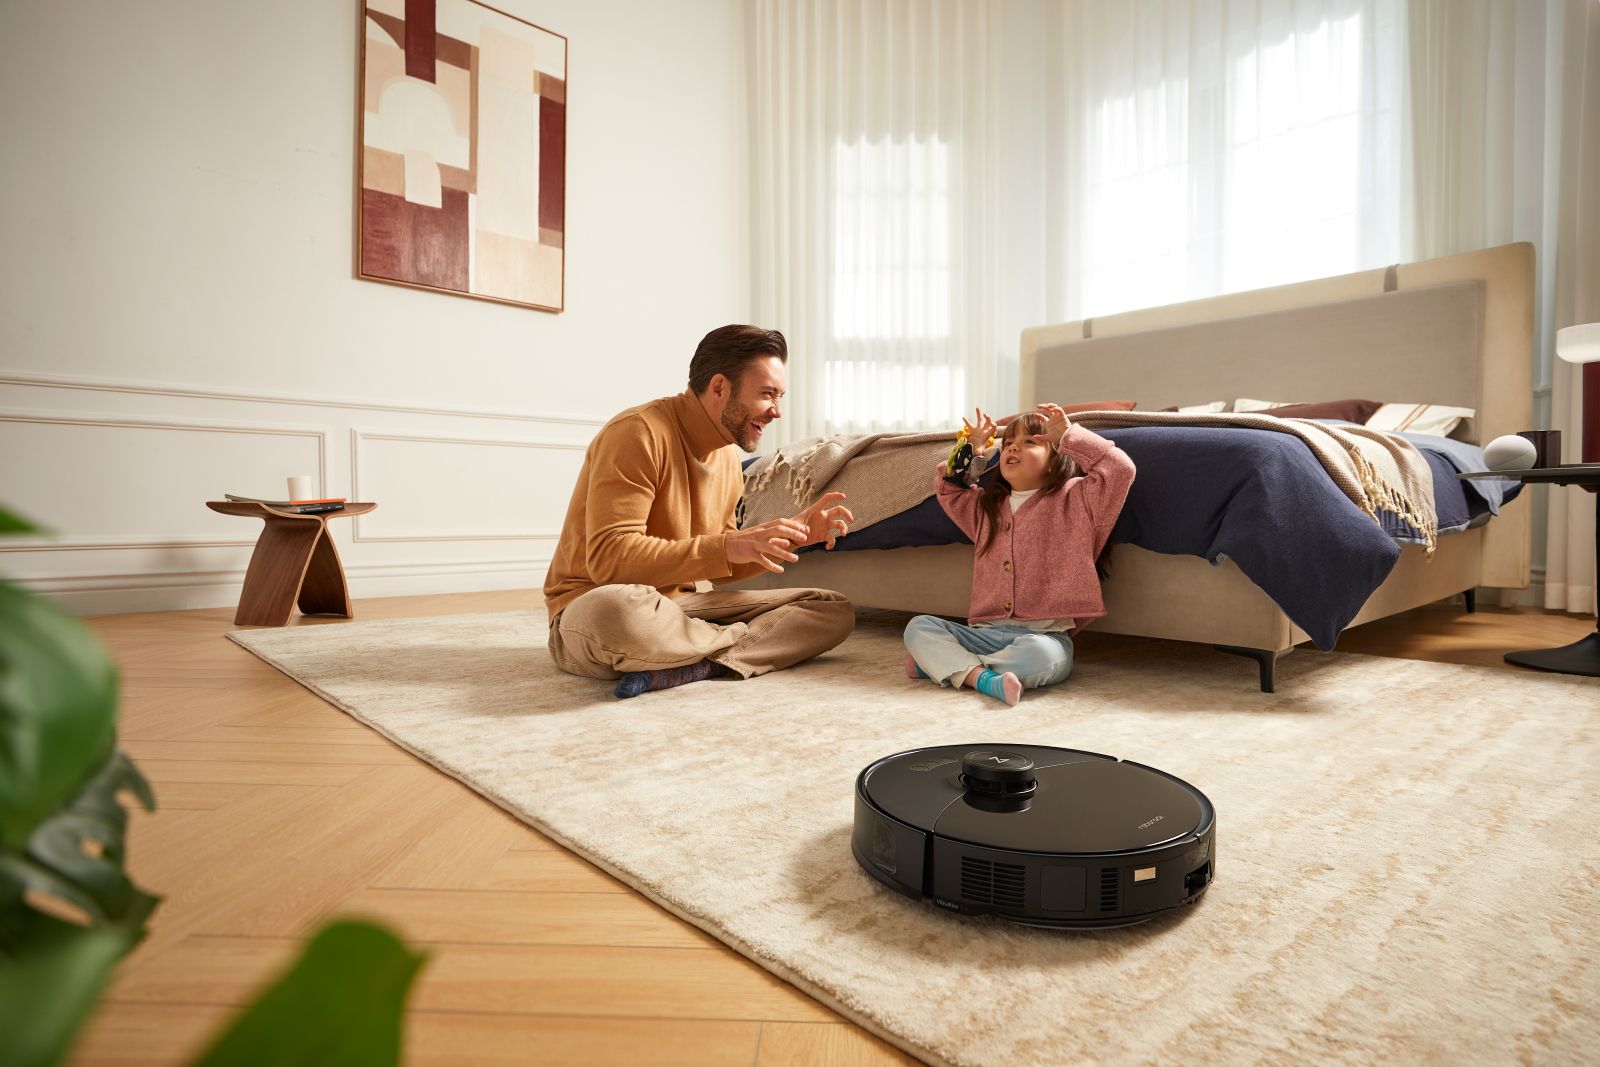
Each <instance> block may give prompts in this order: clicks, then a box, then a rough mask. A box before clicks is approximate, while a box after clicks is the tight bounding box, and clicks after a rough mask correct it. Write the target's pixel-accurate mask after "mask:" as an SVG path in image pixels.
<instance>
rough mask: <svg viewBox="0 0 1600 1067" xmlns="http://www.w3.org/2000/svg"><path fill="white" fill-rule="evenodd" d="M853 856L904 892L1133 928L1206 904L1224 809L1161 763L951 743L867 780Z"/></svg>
mask: <svg viewBox="0 0 1600 1067" xmlns="http://www.w3.org/2000/svg"><path fill="white" fill-rule="evenodd" d="M855 807H856V811H855V832H854V834H853V835H852V837H851V842H850V847H851V851H852V852H854V853H855V857H856V862H857V863H859V864H861V867H862V869H863V870H865V871H866V872H867V873H868V874H870V875H871V876H872V877H874V878H876V879H877V880H878V881H880V882H882V883H883V884H884V885H886V886H888V887H889V888H890V889H893V890H895V891H897V892H900V893H904V894H905V895H906V896H909V897H913V898H916V899H918V900H927V901H929V902H930V903H932V904H935V905H937V906H938V907H941V908H945V909H948V910H950V911H955V912H962V913H965V914H969V915H998V916H1000V917H1001V918H1003V919H1009V920H1011V921H1012V922H1016V923H1021V924H1024V925H1027V926H1045V927H1052V928H1060V929H1092V928H1096V927H1106V926H1127V925H1131V924H1133V923H1138V922H1143V921H1145V920H1147V919H1153V918H1155V917H1156V916H1158V915H1161V914H1164V913H1166V912H1170V911H1175V910H1177V909H1180V908H1183V907H1185V906H1186V905H1189V904H1193V903H1194V902H1195V901H1197V900H1199V899H1200V897H1201V895H1202V894H1204V893H1205V891H1206V887H1207V886H1209V885H1210V884H1211V879H1212V877H1213V876H1214V875H1215V873H1216V855H1215V851H1214V848H1213V846H1214V843H1215V835H1216V826H1217V820H1216V812H1215V811H1214V810H1213V809H1212V807H1211V801H1209V800H1207V799H1206V795H1205V794H1204V793H1202V792H1200V790H1198V789H1196V788H1195V787H1194V786H1192V785H1190V784H1189V783H1188V782H1185V781H1183V780H1182V779H1179V778H1175V777H1173V776H1172V775H1170V774H1167V773H1165V772H1163V771H1158V770H1156V769H1155V768H1154V767H1146V766H1144V765H1142V764H1139V763H1131V762H1128V761H1126V760H1118V759H1116V758H1115V757H1113V756H1105V755H1101V754H1100V753H1097V752H1080V751H1078V750H1076V749H1070V748H1050V747H1046V746H1041V745H946V746H942V747H938V748H919V749H914V750H912V751H910V752H901V753H900V754H898V755H895V756H886V757H884V758H883V759H880V760H878V761H877V762H875V763H873V764H871V765H870V766H868V767H867V768H866V769H865V770H863V771H862V772H861V774H860V775H859V776H858V777H857V778H856V805H855Z"/></svg>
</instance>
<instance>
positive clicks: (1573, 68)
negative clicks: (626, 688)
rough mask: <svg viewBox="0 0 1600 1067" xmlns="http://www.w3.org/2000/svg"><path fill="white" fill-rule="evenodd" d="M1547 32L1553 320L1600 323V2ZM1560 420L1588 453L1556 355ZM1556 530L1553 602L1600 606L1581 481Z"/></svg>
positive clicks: (1563, 13)
mask: <svg viewBox="0 0 1600 1067" xmlns="http://www.w3.org/2000/svg"><path fill="white" fill-rule="evenodd" d="M1551 8H1552V17H1551V20H1550V22H1551V24H1550V27H1549V30H1548V32H1547V37H1546V41H1547V42H1548V45H1549V51H1550V52H1551V53H1552V55H1551V60H1552V62H1551V63H1550V67H1551V68H1552V71H1551V79H1552V81H1551V84H1552V95H1553V96H1554V97H1555V99H1557V100H1559V101H1560V122H1559V123H1553V124H1552V125H1553V126H1554V128H1555V129H1556V130H1559V131H1560V132H1559V140H1558V141H1557V144H1558V145H1559V148H1558V150H1557V158H1556V161H1555V166H1556V176H1555V179H1554V183H1553V184H1554V185H1555V186H1556V189H1557V196H1556V209H1555V211H1554V212H1552V213H1551V224H1550V226H1549V227H1548V228H1549V230H1550V232H1551V233H1552V234H1553V235H1554V241H1553V242H1552V243H1553V244H1554V246H1555V263H1554V270H1553V271H1552V275H1553V289H1554V292H1553V294H1552V296H1553V299H1552V315H1551V316H1550V325H1551V326H1552V327H1553V329H1552V331H1551V332H1550V334H1549V335H1548V338H1547V341H1548V343H1550V344H1552V345H1553V344H1554V336H1555V334H1554V329H1559V328H1560V327H1562V326H1571V325H1574V324H1576V323H1582V322H1600V2H1597V0H1552V4H1551ZM1553 369H1554V372H1555V373H1554V376H1553V391H1552V401H1553V403H1552V410H1551V419H1550V426H1551V428H1552V429H1558V430H1560V431H1561V432H1562V434H1561V435H1562V438H1563V439H1564V440H1565V442H1566V445H1565V448H1566V450H1567V455H1568V457H1569V458H1570V459H1573V460H1575V459H1576V458H1577V456H1578V448H1579V431H1580V429H1581V427H1582V410H1583V383H1582V376H1583V374H1584V373H1588V374H1596V373H1600V368H1597V367H1595V366H1594V365H1590V366H1588V367H1584V368H1579V367H1574V366H1572V365H1571V364H1569V363H1564V362H1562V361H1560V360H1555V361H1554V364H1553ZM1549 523H1550V530H1549V535H1548V540H1547V541H1546V546H1545V585H1544V603H1545V607H1547V608H1557V609H1560V610H1563V611H1589V612H1594V613H1600V575H1597V574H1596V573H1595V558H1594V543H1595V542H1594V538H1595V509H1594V498H1593V497H1590V496H1589V495H1588V494H1586V493H1580V492H1578V491H1576V490H1573V489H1568V490H1566V491H1565V492H1564V493H1563V494H1562V495H1561V496H1559V497H1558V496H1557V495H1556V494H1555V493H1551V495H1550V515H1549Z"/></svg>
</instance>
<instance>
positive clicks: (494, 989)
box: [74, 591, 1593, 1067]
mask: <svg viewBox="0 0 1600 1067" xmlns="http://www.w3.org/2000/svg"><path fill="white" fill-rule="evenodd" d="M537 603H538V594H537V593H536V592H531V591H528V592H510V593H481V594H457V595H450V596H433V597H405V598H395V599H387V600H369V601H363V602H360V603H359V604H358V605H357V608H356V612H357V616H358V617H359V618H362V619H373V618H392V617H410V616H425V615H444V614H456V613H460V612H472V611H511V610H519V609H524V608H527V607H530V606H532V605H534V604H537ZM232 616H233V612H232V609H209V610H201V611H185V612H167V613H161V614H149V615H120V616H108V617H104V618H99V619H94V620H91V624H92V625H93V627H94V629H95V630H96V631H97V632H98V633H99V634H100V636H101V638H102V639H103V640H104V641H105V642H106V644H107V645H108V646H109V647H110V649H111V651H112V653H113V654H114V655H115V657H116V659H117V661H118V663H119V664H120V665H121V669H122V687H123V688H122V719H121V737H122V744H123V747H124V748H126V749H127V751H128V752H129V754H131V755H132V756H133V758H134V759H135V760H136V761H137V762H138V764H139V766H140V767H141V768H142V769H143V771H144V773H145V775H146V776H147V777H148V778H149V779H150V780H151V782H152V783H153V784H154V786H155V790H156V794H157V798H158V800H159V802H160V810H159V811H158V812H157V813H156V814H154V815H144V814H142V813H141V814H139V815H137V816H136V817H135V818H134V820H133V826H132V830H131V833H130V841H129V853H130V866H131V868H132V870H133V873H134V876H135V879H136V880H137V881H138V882H139V884H141V885H142V886H144V887H146V888H147V889H150V890H152V891H154V892H156V893H159V894H161V895H163V896H164V897H165V898H166V899H165V901H164V902H163V903H162V905H161V907H160V909H159V910H158V912H157V914H156V917H155V922H154V926H153V930H152V933H151V935H150V937H149V939H148V940H147V941H146V942H145V943H144V944H143V945H141V946H140V947H139V948H138V949H137V950H136V951H135V952H134V954H133V955H132V956H131V957H129V959H128V960H126V961H125V962H124V965H123V967H122V969H121V971H120V973H119V975H118V977H117V979H116V980H115V982H114V983H113V985H112V987H111V989H110V990H109V992H108V994H107V996H106V997H105V998H104V1000H103V1002H102V1004H101V1007H100V1009H99V1011H98V1013H97V1015H96V1016H95V1018H94V1020H93V1021H92V1023H91V1025H90V1027H89V1029H88V1031H87V1033H86V1035H85V1037H84V1039H83V1041H82V1043H81V1045H80V1046H79V1048H78V1050H77V1053H76V1056H75V1058H74V1062H75V1063H79V1064H112V1063H118V1064H120V1063H128V1064H153V1063H173V1062H183V1061H185V1060H187V1059H188V1058H190V1057H192V1055H193V1054H195V1053H196V1052H197V1051H199V1049H200V1048H201V1046H203V1044H204V1043H205V1041H206V1040H207V1037H208V1036H209V1034H210V1033H211V1032H212V1031H213V1030H214V1028H216V1027H217V1026H218V1025H219V1024H220V1023H221V1022H222V1021H223V1020H224V1019H225V1018H227V1017H228V1016H229V1015H230V1014H231V1013H232V1011H233V1010H234V1008H235V1006H237V1005H239V1004H241V1003H244V1002H245V1001H246V1000H248V999H249V998H250V996H251V992H252V990H253V989H254V988H255V987H256V986H257V985H258V984H259V983H261V982H262V981H263V980H264V979H266V978H267V977H268V976H270V975H271V974H272V973H273V972H274V971H275V970H276V969H277V968H278V967H280V966H281V965H282V964H283V963H284V962H285V961H287V960H288V959H289V958H290V957H291V956H292V955H293V954H294V952H295V951H296V949H297V947H298V946H299V945H300V943H301V940H302V939H303V938H304V937H305V936H306V934H307V933H308V932H309V931H310V930H312V929H314V928H315V927H316V926H317V925H319V924H320V923H321V922H322V921H323V920H324V919H326V918H328V917H329V916H332V915H336V914H337V915H346V914H348V915H365V916H375V917H379V918H381V919H383V920H386V921H387V922H388V923H390V924H391V925H392V926H393V927H394V928H395V929H396V930H397V931H398V932H399V933H400V934H401V935H402V936H403V937H404V938H405V939H406V940H407V941H408V942H410V943H412V944H413V945H416V946H420V947H422V948H424V949H426V950H427V951H428V952H429V953H430V954H431V959H430V960H429V962H428V964H427V966H426V967H425V968H424V970H423V972H422V975H421V977H420V979H419V980H418V983H417V985H416V987H415V988H414V990H413V992H412V996H411V1000H410V1011H409V1014H408V1018H407V1023H406V1058H407V1061H408V1062H409V1063H412V1064H425V1063H426V1064H432V1063H439V1064H466V1063H541V1064H544V1063H550V1064H564V1063H574V1064H576V1063H584V1064H594V1063H629V1064H666V1063H685V1064H721V1063H728V1064H758V1065H762V1067H772V1065H778V1064H790V1063H796V1064H799V1063H806V1064H810V1063H850V1064H885V1063H902V1062H908V1061H907V1060H906V1058H905V1057H904V1056H902V1055H901V1054H900V1053H898V1052H897V1051H895V1050H894V1049H892V1048H890V1047H889V1046H887V1045H885V1044H884V1043H882V1042H880V1041H878V1040H877V1039H875V1038H873V1037H871V1036H870V1035H868V1034H867V1033H865V1032H864V1031H862V1030H861V1029H859V1028H858V1027H856V1026H854V1025H852V1024H850V1023H848V1022H846V1021H844V1020H843V1019H841V1018H840V1017H839V1016H837V1015H835V1014H834V1013H833V1012H831V1011H829V1010H828V1009H827V1008H825V1007H823V1006H821V1005H820V1004H818V1003H817V1002H816V1001H814V1000H812V999H811V998H809V997H807V996H805V995H804V994H802V993H800V992H798V991H797V990H795V989H794V988H793V987H791V986H789V985H787V984H786V983H784V982H782V981H779V980H778V979H776V978H774V977H772V976H771V975H769V974H768V973H766V972H765V971H763V970H761V969H760V968H759V967H756V966H755V965H754V964H751V963H749V962H747V961H746V960H744V959H743V958H742V957H740V956H738V955H736V954H735V953H734V952H732V951H731V950H730V949H728V948H726V947H724V946H723V945H721V944H720V943H719V942H717V941H715V940H713V939H712V938H710V937H708V936H707V935H705V934H704V933H702V932H700V931H699V930H697V929H695V928H693V927H691V926H689V925H688V924H686V923H684V922H682V921H680V920H678V919H676V918H674V917H673V916H671V915H669V914H667V913H666V912H664V911H662V910H661V909H659V908H657V907H656V906H655V905H653V904H651V903H650V902H649V901H647V900H645V899H644V898H643V897H641V896H639V895H638V894H636V893H634V892H633V891H632V890H630V889H629V888H628V887H627V886H625V885H623V884H622V883H620V882H617V881H616V880H614V879H612V878H611V877H610V876H608V875H606V874H604V873H602V872H601V871H599V870H597V869H595V868H594V867H591V866H590V865H589V864H587V863H586V862H584V861H583V860H580V859H578V858H577V857H576V856H573V855H572V854H571V853H568V852H566V851H565V850H563V849H561V848H560V847H559V846H557V845H555V844H554V843H552V842H551V841H549V840H547V839H546V838H544V837H543V836H541V835H540V834H538V833H536V832H534V831H533V830H531V829H529V828H528V827H526V826H523V825H522V824H521V823H519V822H517V821H515V820H514V819H512V818H511V817H510V816H508V815H506V814H504V813H503V812H502V811H500V810H499V809H498V808H496V807H494V806H493V805H491V804H490V803H489V802H487V801H485V800H483V799H482V798H480V797H478V796H477V795H476V794H474V793H472V792H471V791H470V790H468V789H467V788H466V787H465V786H462V785H460V784H459V783H457V782H455V781H454V780H452V779H450V778H448V777H446V776H445V775H443V774H441V773H439V772H438V771H435V770H434V769H433V768H431V767H429V766H427V765H426V764H424V763H423V762H422V761H420V760H418V759H416V758H414V757H412V756H411V755H409V754H407V753H405V752H403V751H401V750H400V749H399V748H397V747H395V746H394V745H391V744H390V743H389V742H388V741H386V740H384V739H383V738H382V737H380V736H379V735H378V734H376V733H375V732H373V731H371V730H368V729H367V728H366V727H364V726H361V725H360V724H359V723H357V722H355V721H354V720H353V719H350V718H348V717H346V716H345V715H344V714H343V713H342V712H339V711H337V710H336V709H334V708H333V707H332V706H331V705H328V704H326V703H324V702H323V701H322V700H320V699H319V698H317V697H316V696H314V695H312V694H311V693H310V692H308V691H307V690H305V689H303V688H301V687H300V686H299V685H297V684H296V683H294V682H292V681H290V680H289V679H288V678H286V677H285V676H283V675H282V674H280V673H278V672H277V671H276V670H274V669H272V668H271V667H268V666H267V665H266V664H264V663H262V662H261V661H260V660H258V659H256V658H255V657H254V656H252V655H251V654H249V653H248V652H245V651H244V650H243V649H240V648H239V647H237V646H236V645H234V644H232V643H231V642H229V641H226V640H224V639H223V638H222V636H221V635H222V634H223V633H224V632H225V631H227V630H229V629H232V623H231V619H232ZM295 623H296V624H297V625H338V624H339V621H338V620H310V619H305V620H302V619H299V618H297V619H296V620H295ZM1592 627H1593V621H1592V620H1589V619H1583V618H1579V617H1576V616H1570V615H1558V614H1550V613H1544V612H1537V611H1531V610H1521V611H1480V612H1479V613H1477V614H1476V615H1463V614H1461V613H1460V610H1459V609H1458V608H1449V607H1432V608H1425V609H1421V610H1419V611H1415V612H1411V613H1408V614H1407V615H1403V616H1398V617H1396V618H1394V619H1390V620H1385V621H1384V622H1380V623H1374V624H1371V625H1369V626H1365V627H1361V628H1360V629H1358V630H1354V631H1351V632H1350V633H1349V634H1347V635H1346V636H1345V638H1344V639H1343V640H1342V641H1341V643H1340V648H1341V650H1344V651H1352V652H1367V653H1373V654H1377V655H1395V656H1403V657H1408V658H1416V659H1430V660H1438V661H1445V662H1454V663H1475V664H1483V665H1489V666H1504V664H1503V663H1502V662H1501V661H1500V653H1501V652H1502V651H1504V650H1506V649H1508V648H1521V647H1539V646H1543V645H1554V644H1565V643H1567V642H1569V641H1574V640H1577V639H1578V638H1579V637H1582V636H1583V635H1584V633H1586V632H1587V631H1588V630H1590V629H1592ZM1083 640H1084V644H1083V645H1082V646H1081V651H1080V655H1084V656H1089V655H1093V648H1094V645H1095V644H1096V643H1098V642H1115V641H1118V640H1120V639H1119V638H1116V637H1111V636H1106V635H1095V634H1092V633H1090V634H1087V635H1085V637H1084V639H1083ZM1507 669H1515V668H1507ZM885 670H886V671H887V670H898V666H897V665H896V664H886V665H885ZM1240 671H1241V679H1240V684H1241V685H1248V684H1249V679H1248V677H1247V676H1248V675H1249V674H1251V673H1252V672H1253V668H1251V667H1249V665H1247V664H1241V665H1240ZM646 699H648V698H646Z"/></svg>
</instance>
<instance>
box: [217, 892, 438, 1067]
mask: <svg viewBox="0 0 1600 1067" xmlns="http://www.w3.org/2000/svg"><path fill="white" fill-rule="evenodd" d="M426 958H427V957H426V956H424V955H418V954H416V953H413V952H411V951H410V950H409V949H407V948H406V946H405V945H404V944H402V943H401V942H400V940H399V939H398V938H396V937H395V936H394V935H393V934H391V933H389V931H387V930H385V929H383V928H382V927H381V926H375V925H372V924H371V923H359V922H336V923H333V924H330V925H329V926H326V927H324V928H323V929H322V930H321V931H320V932H319V933H318V934H317V935H316V937H314V938H313V939H312V941H311V944H309V945H307V946H306V950H305V952H304V953H303V954H302V955H301V957H300V959H299V960H298V961H297V962H296V963H295V964H294V966H293V967H292V968H291V969H290V970H289V972H288V973H287V974H285V975H284V976H283V977H281V978H279V979H278V980H277V981H276V982H274V983H273V984H272V986H271V987H270V988H268V990H267V991H266V993H265V994H264V995H263V996H262V997H260V998H259V999H258V1000H257V1001H256V1002H255V1003H254V1004H253V1005H251V1007H250V1008H249V1009H248V1010H247V1011H246V1012H245V1014H244V1015H242V1016H240V1017H239V1018H238V1019H236V1020H235V1021H234V1023H233V1025H232V1026H230V1027H229V1028H228V1030H227V1031H226V1032H225V1033H223V1034H222V1036H221V1037H220V1038H218V1039H217V1041H216V1043H215V1044H213V1045H212V1046H211V1049H210V1051H208V1052H207V1053H206V1054H205V1056H204V1057H203V1058H201V1060H200V1061H199V1063H198V1064H197V1067H269V1065H270V1067H278V1065H282V1067H300V1065H301V1064H307V1063H337V1064H341V1065H346V1067H360V1065H370V1067H379V1065H383V1067H389V1065H393V1064H397V1063H399V1062H400V1027H401V1022H402V1021H403V1016H404V1011H405V1000H406V992H407V990H408V989H409V988H410V986H411V982H412V979H414V978H415V977H416V975H417V971H418V970H419V969H421V967H422V964H423V962H424V960H426Z"/></svg>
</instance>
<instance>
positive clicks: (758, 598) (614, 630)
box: [550, 585, 856, 678]
mask: <svg viewBox="0 0 1600 1067" xmlns="http://www.w3.org/2000/svg"><path fill="white" fill-rule="evenodd" d="M855 621H856V617H855V610H854V609H853V608H851V606H850V601H848V600H846V599H845V598H844V597H843V596H841V595H840V594H838V593H835V592H831V591H829V590H827V589H761V590H728V591H726V592H710V593H686V594H684V595H682V596H679V597H667V596H663V595H662V594H660V593H658V592H656V590H654V589H652V588H651V587H650V586H648V585H602V586H600V587H599V588H598V589H591V590H589V591H588V592H587V593H585V594H583V595H582V596H580V597H579V598H578V599H576V600H574V601H573V602H572V603H570V604H568V605H567V606H566V608H564V609H563V610H562V611H561V612H560V614H558V615H557V616H556V617H555V618H554V619H551V620H550V656H551V658H552V659H554V660H555V662H556V666H557V667H560V668H561V669H562V670H564V671H566V672H567V673H568V674H581V675H585V676H586V677H589V678H619V677H621V676H622V675H623V674H626V673H627V672H629V671H654V670H661V669H663V668H666V667H681V666H684V665H685V664H689V663H698V662H700V660H702V659H706V658H709V659H711V660H712V661H713V662H715V663H721V664H723V665H724V666H726V667H728V668H730V669H732V670H733V671H735V672H737V673H738V674H740V675H741V676H743V677H745V678H750V677H753V676H754V675H757V674H766V673H767V672H768V671H777V670H782V669H783V668H785V667H791V666H793V665H794V664H796V663H800V662H802V661H804V660H808V659H810V658H811V657H812V656H818V655H821V654H822V653H824V652H826V651H828V650H829V649H830V648H833V647H835V646H837V645H838V644H839V643H840V642H842V641H843V640H844V639H845V638H846V637H849V636H850V631H851V630H852V629H854V627H855Z"/></svg>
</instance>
